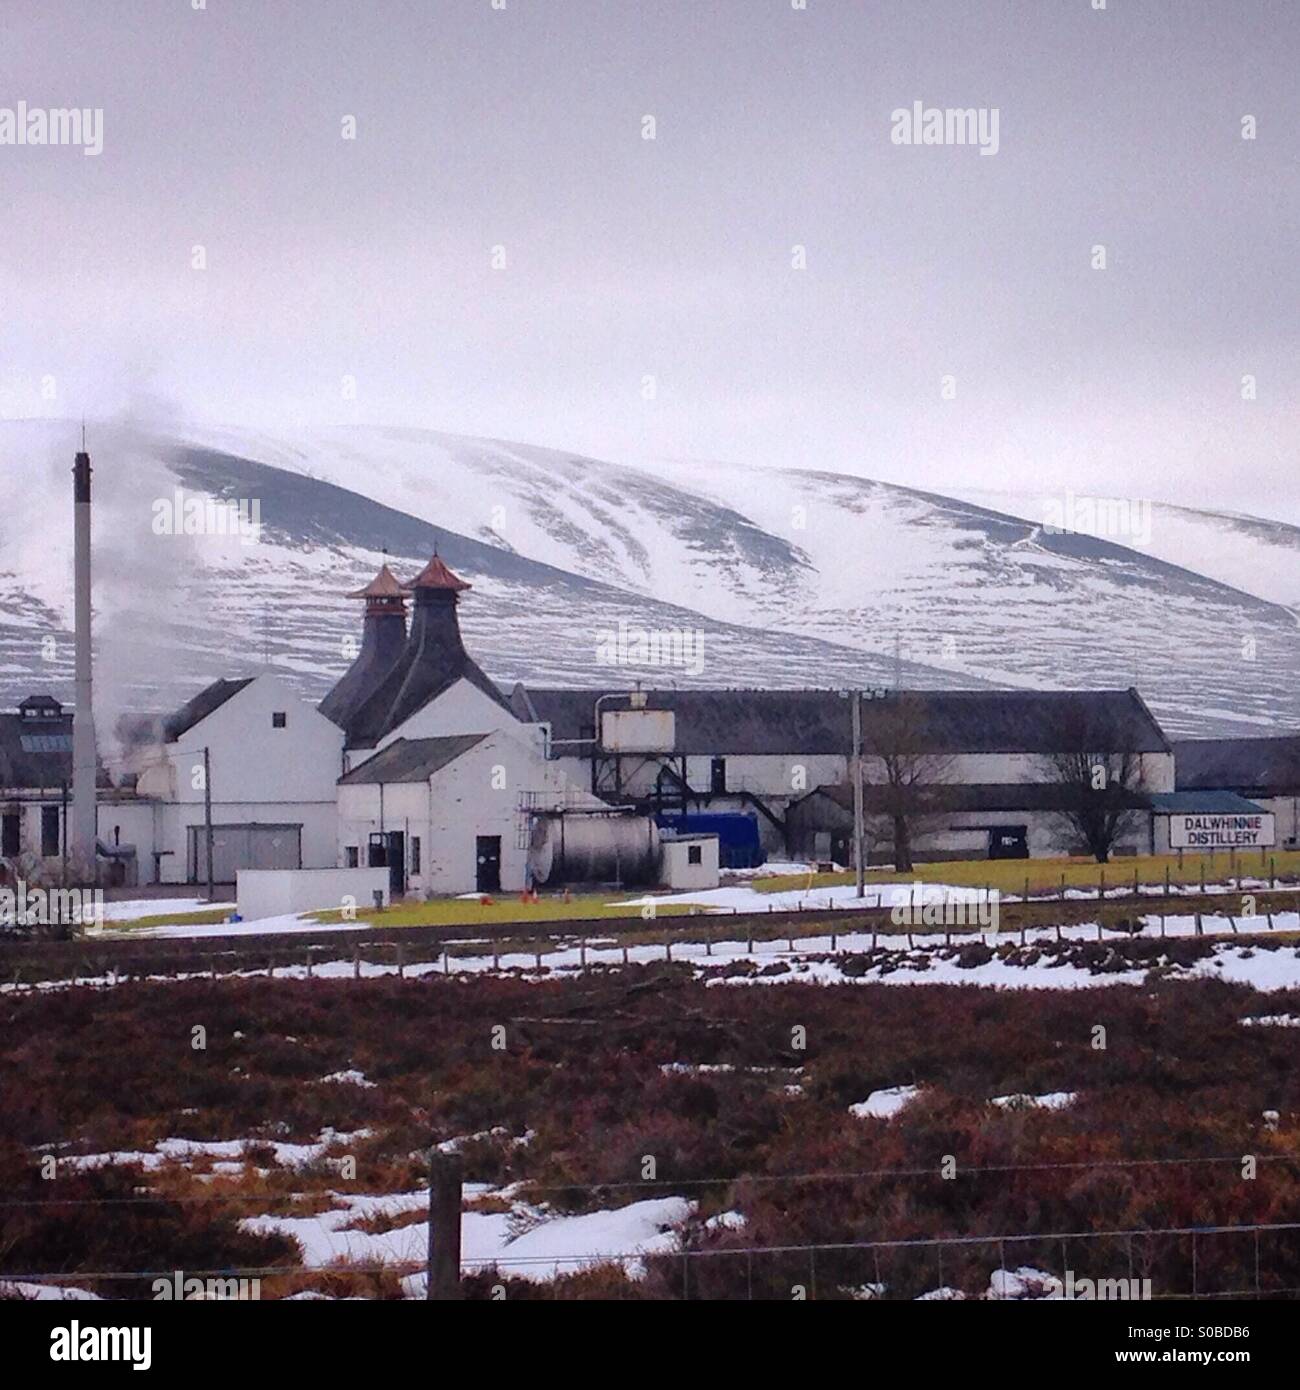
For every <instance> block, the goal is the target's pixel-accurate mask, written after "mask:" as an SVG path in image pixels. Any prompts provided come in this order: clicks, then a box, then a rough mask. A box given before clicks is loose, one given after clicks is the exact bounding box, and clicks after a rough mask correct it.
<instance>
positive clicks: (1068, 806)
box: [1046, 701, 1146, 864]
mask: <svg viewBox="0 0 1300 1390" xmlns="http://www.w3.org/2000/svg"><path fill="white" fill-rule="evenodd" d="M1046 762H1047V766H1048V770H1049V774H1050V780H1051V781H1052V782H1054V783H1055V784H1056V785H1057V786H1058V787H1060V788H1061V789H1062V791H1063V793H1064V797H1063V799H1064V802H1065V804H1064V807H1063V808H1062V810H1061V811H1060V812H1059V813H1058V814H1059V815H1060V817H1061V818H1062V819H1063V820H1064V822H1065V824H1066V825H1067V826H1068V828H1069V830H1070V832H1071V834H1072V836H1073V838H1074V839H1075V840H1076V841H1082V843H1083V844H1084V845H1085V846H1086V847H1087V850H1088V853H1089V854H1091V855H1092V856H1093V857H1094V858H1095V859H1096V860H1097V862H1098V863H1099V864H1105V863H1108V862H1109V860H1110V855H1111V851H1112V850H1113V849H1114V848H1115V842H1116V841H1117V840H1118V839H1119V837H1120V835H1121V834H1122V833H1123V832H1124V831H1125V830H1126V829H1128V827H1129V826H1130V825H1131V824H1132V823H1133V815H1134V811H1135V809H1136V806H1137V804H1138V803H1139V797H1140V793H1141V792H1142V791H1143V789H1144V788H1145V785H1146V775H1145V768H1144V766H1143V762H1142V754H1141V752H1140V751H1139V750H1138V748H1137V746H1136V744H1135V743H1134V741H1133V739H1132V735H1131V732H1130V731H1128V730H1127V729H1126V728H1124V727H1121V721H1119V720H1117V719H1115V718H1113V717H1111V716H1110V715H1109V713H1106V712H1102V711H1100V710H1099V709H1097V708H1095V707H1089V706H1087V705H1086V704H1085V703H1084V702H1083V701H1080V703H1079V704H1078V706H1077V707H1076V708H1075V709H1074V710H1072V711H1071V713H1070V715H1069V717H1068V718H1067V720H1066V724H1065V729H1064V737H1063V740H1062V747H1061V748H1060V749H1059V750H1058V751H1056V752H1054V753H1050V754H1047V755H1046Z"/></svg>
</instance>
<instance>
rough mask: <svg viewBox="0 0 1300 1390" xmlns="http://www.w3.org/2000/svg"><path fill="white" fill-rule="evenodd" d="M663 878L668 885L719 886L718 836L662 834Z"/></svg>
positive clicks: (690, 887)
mask: <svg viewBox="0 0 1300 1390" xmlns="http://www.w3.org/2000/svg"><path fill="white" fill-rule="evenodd" d="M659 851H660V856H661V857H660V877H661V878H662V880H663V884H664V887H666V888H681V889H691V890H694V889H699V888H716V887H717V886H718V881H719V842H718V837H717V836H716V835H691V834H677V833H675V832H673V831H670V830H666V831H662V832H661V833H660V836H659Z"/></svg>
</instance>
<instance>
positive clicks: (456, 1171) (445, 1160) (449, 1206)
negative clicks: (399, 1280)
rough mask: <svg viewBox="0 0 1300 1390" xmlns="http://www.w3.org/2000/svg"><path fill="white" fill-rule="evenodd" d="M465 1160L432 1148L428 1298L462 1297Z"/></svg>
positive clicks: (455, 1154)
mask: <svg viewBox="0 0 1300 1390" xmlns="http://www.w3.org/2000/svg"><path fill="white" fill-rule="evenodd" d="M463 1174H464V1162H463V1160H462V1158H461V1156H460V1154H458V1153H446V1154H444V1153H439V1152H438V1147H437V1145H436V1144H435V1145H432V1146H431V1147H430V1150H429V1285H428V1288H427V1289H426V1291H425V1298H426V1299H428V1300H430V1301H434V1300H442V1301H444V1302H446V1301H452V1300H456V1299H459V1298H460V1297H461V1287H460V1211H461V1180H462V1177H463Z"/></svg>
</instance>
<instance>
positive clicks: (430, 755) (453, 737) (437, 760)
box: [339, 734, 487, 786]
mask: <svg viewBox="0 0 1300 1390" xmlns="http://www.w3.org/2000/svg"><path fill="white" fill-rule="evenodd" d="M485 738H487V734H449V735H447V736H445V737H443V738H399V739H396V740H395V741H394V742H392V743H390V744H389V745H388V747H387V748H383V749H381V750H380V751H379V752H378V753H376V754H375V756H374V757H373V758H367V759H366V761H365V762H364V763H362V764H361V766H360V767H354V768H353V769H352V771H351V772H346V773H344V774H343V776H342V777H340V778H339V785H340V786H355V785H356V784H357V783H359V782H361V783H379V782H427V781H428V780H429V778H430V777H431V776H432V775H433V774H434V773H435V772H437V771H438V769H439V768H443V767H446V766H447V764H448V763H453V762H455V761H456V759H457V758H459V757H460V756H461V755H462V754H463V753H467V752H469V750H470V749H471V748H473V747H474V746H475V745H476V744H479V743H482V742H483V740H484V739H485Z"/></svg>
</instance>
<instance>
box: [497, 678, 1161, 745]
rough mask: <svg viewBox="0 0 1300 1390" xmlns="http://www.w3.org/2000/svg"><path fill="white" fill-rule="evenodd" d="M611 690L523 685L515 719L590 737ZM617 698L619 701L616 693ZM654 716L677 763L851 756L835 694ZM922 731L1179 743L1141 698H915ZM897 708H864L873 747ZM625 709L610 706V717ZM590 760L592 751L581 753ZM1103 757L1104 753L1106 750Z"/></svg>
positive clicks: (755, 693) (683, 697)
mask: <svg viewBox="0 0 1300 1390" xmlns="http://www.w3.org/2000/svg"><path fill="white" fill-rule="evenodd" d="M604 693H606V692H604V691H602V690H591V689H589V690H561V689H534V688H533V687H524V686H522V685H517V686H516V687H515V689H514V691H513V693H512V695H511V705H512V707H513V708H514V711H515V713H516V714H517V715H518V716H519V717H520V718H521V719H525V720H541V721H543V722H547V723H549V724H550V725H551V736H552V738H554V739H579V738H589V737H591V736H592V734H593V732H594V728H593V720H594V713H593V711H594V707H595V702H596V698H597V697H598V696H599V695H602V694H604ZM610 693H616V691H611V692H610ZM645 693H646V695H647V701H646V705H647V708H649V709H658V710H673V711H674V712H675V713H676V716H677V719H676V740H677V742H676V747H675V748H674V750H673V751H674V752H675V753H677V754H683V753H685V754H705V753H707V754H718V755H725V754H728V753H730V754H747V753H748V754H763V753H767V754H773V753H848V751H849V749H850V745H851V741H852V732H851V718H852V716H851V711H850V701H848V700H847V699H845V698H844V697H843V696H842V695H841V694H840V693H839V692H838V691H835V690H653V691H647V692H645ZM906 693H907V697H908V699H909V700H910V701H912V702H913V704H914V707H915V708H916V709H917V710H918V711H919V714H920V719H921V723H922V733H921V737H920V738H919V739H918V747H917V750H916V751H918V752H931V753H936V754H938V753H942V754H949V753H1051V752H1058V751H1064V750H1067V749H1069V748H1070V747H1071V746H1073V745H1072V742H1071V740H1072V738H1074V737H1075V736H1076V731H1077V729H1078V728H1079V727H1080V726H1083V727H1087V728H1090V729H1095V730H1106V731H1107V733H1108V735H1109V736H1110V737H1111V738H1113V739H1114V742H1113V743H1112V745H1111V746H1112V748H1114V749H1116V750H1119V749H1126V750H1130V751H1133V752H1141V753H1163V752H1168V751H1169V748H1170V744H1169V742H1168V740H1167V739H1166V738H1165V736H1164V734H1163V732H1162V731H1161V729H1160V726H1159V725H1158V724H1157V723H1156V721H1155V719H1154V718H1153V717H1152V715H1151V712H1150V711H1149V710H1148V709H1147V707H1146V705H1145V704H1144V703H1143V701H1142V698H1141V696H1140V695H1139V694H1138V693H1137V691H1136V690H1070V691H1041V690H1030V691H1018V690H1016V691H1002V690H987V691H986V690H923V691H909V692H906ZM888 703H889V702H888V701H887V700H885V701H878V700H865V699H864V700H863V702H862V723H863V738H864V746H866V747H867V748H868V749H869V748H870V747H871V745H872V729H873V723H876V722H877V721H879V720H881V719H882V718H883V716H884V709H885V707H886V706H887V705H888ZM617 707H619V706H618V704H617V703H615V702H612V701H611V702H607V703H606V704H605V705H604V706H602V709H603V710H604V709H610V708H617ZM576 751H579V752H581V751H585V750H576ZM1098 751H1100V750H1098Z"/></svg>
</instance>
